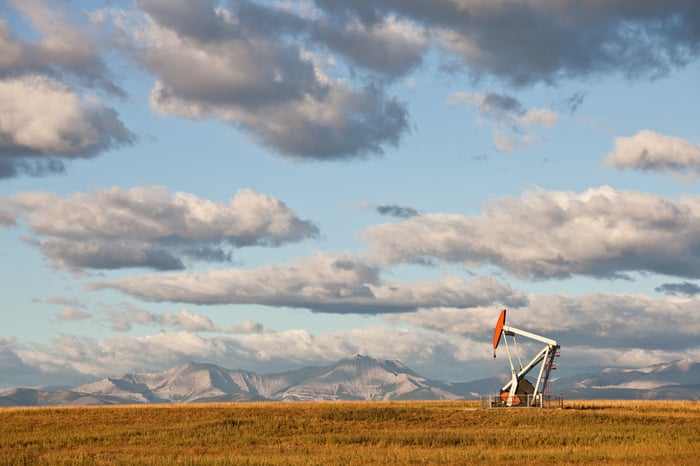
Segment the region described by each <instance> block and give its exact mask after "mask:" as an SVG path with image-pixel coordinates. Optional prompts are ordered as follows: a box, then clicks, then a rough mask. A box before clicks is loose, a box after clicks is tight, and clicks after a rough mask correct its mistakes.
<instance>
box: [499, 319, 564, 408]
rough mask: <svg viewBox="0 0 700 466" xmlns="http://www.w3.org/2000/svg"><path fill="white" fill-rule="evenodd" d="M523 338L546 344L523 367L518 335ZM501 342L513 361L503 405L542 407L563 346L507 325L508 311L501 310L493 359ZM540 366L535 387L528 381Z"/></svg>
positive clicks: (502, 393)
mask: <svg viewBox="0 0 700 466" xmlns="http://www.w3.org/2000/svg"><path fill="white" fill-rule="evenodd" d="M516 335H518V336H522V337H525V338H529V339H531V340H535V341H538V342H540V343H544V345H545V346H544V348H542V349H541V350H540V351H539V352H538V353H537V354H536V355H535V357H534V358H532V360H531V361H530V362H529V363H527V364H525V365H523V361H522V359H521V356H520V349H519V347H518V342H517V340H516V338H515V336H516ZM508 337H511V339H512V345H513V351H514V353H515V355H516V356H517V361H516V362H517V363H518V366H519V369H518V370H516V366H515V365H514V363H513V355H512V354H511V348H510V344H509V343H508ZM501 340H503V341H504V342H505V346H506V353H507V354H508V361H509V362H510V372H511V377H510V381H509V382H508V383H506V384H505V385H504V386H503V387H502V388H501V393H500V397H501V401H500V402H501V403H502V406H503V405H505V406H507V407H512V406H542V399H543V395H544V394H548V389H549V373H550V371H551V370H552V369H556V363H555V361H554V358H556V357H558V356H559V345H558V344H557V342H556V340H552V339H551V338H546V337H543V336H540V335H535V334H534V333H530V332H526V331H525V330H520V329H517V328H515V327H511V326H509V325H506V310H505V309H503V311H501V315H500V316H499V317H498V321H497V322H496V328H495V331H494V333H493V357H494V358H496V348H498V346H499V344H500V343H501ZM538 365H539V366H540V368H539V372H538V373H537V379H536V380H535V383H534V384H533V383H532V382H530V381H529V380H528V379H526V378H525V376H526V375H527V374H529V373H530V372H531V371H532V370H533V369H534V368H536V367H537V366H538Z"/></svg>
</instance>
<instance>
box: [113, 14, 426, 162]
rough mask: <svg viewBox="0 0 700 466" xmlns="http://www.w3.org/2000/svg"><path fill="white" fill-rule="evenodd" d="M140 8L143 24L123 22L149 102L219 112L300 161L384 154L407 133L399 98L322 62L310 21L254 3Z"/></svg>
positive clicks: (190, 112) (175, 109) (162, 107)
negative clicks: (150, 79) (309, 40)
mask: <svg viewBox="0 0 700 466" xmlns="http://www.w3.org/2000/svg"><path fill="white" fill-rule="evenodd" d="M141 7H142V8H144V10H145V16H144V19H143V21H140V22H132V23H130V24H129V23H126V24H124V26H123V27H124V28H125V29H124V31H125V33H126V34H127V35H128V37H129V40H128V41H127V44H126V47H128V48H129V49H130V50H131V51H132V53H133V55H134V56H135V57H136V58H137V60H138V61H139V62H140V63H141V64H142V65H143V66H144V67H145V68H146V69H147V70H148V71H149V72H150V73H151V74H153V75H154V76H155V77H156V78H157V81H156V84H155V85H154V87H153V89H152V92H151V99H150V100H151V105H152V107H153V108H154V109H155V110H157V111H159V112H161V113H165V114H173V115H179V116H184V117H187V118H193V119H201V118H209V117H214V118H217V119H220V120H222V121H224V122H227V123H230V124H231V125H234V126H235V127H237V128H241V129H243V130H244V131H246V132H247V133H248V134H249V135H250V136H251V137H253V138H254V139H255V140H256V141H257V142H259V143H261V144H263V145H266V146H268V147H271V148H273V149H274V150H276V151H277V152H279V153H280V154H283V155H287V156H289V157H293V158H297V159H306V158H311V159H319V160H326V159H337V158H349V157H355V156H364V155H366V154H369V153H382V152H383V150H384V147H386V146H390V145H396V144H397V143H398V141H399V139H400V137H401V135H402V134H403V133H404V132H406V131H407V130H408V117H407V112H406V110H405V108H404V105H403V104H402V103H400V102H399V101H398V100H396V99H394V98H389V97H387V96H385V94H384V91H383V88H382V86H380V85H375V84H373V85H368V86H363V87H362V88H355V87H353V86H352V85H351V84H350V81H349V80H346V79H341V78H338V79H335V78H330V77H328V76H327V75H326V74H325V72H324V71H323V70H322V69H319V68H318V66H317V65H318V61H317V60H314V59H311V58H310V53H311V52H310V50H313V49H314V48H316V47H306V46H305V45H304V44H305V40H304V39H303V37H306V36H308V35H309V34H310V27H309V24H307V21H308V19H302V18H299V17H297V16H295V15H293V14H292V13H290V12H288V11H284V10H282V9H274V8H268V7H264V6H261V5H258V4H254V3H234V4H231V5H230V9H226V8H219V9H217V10H214V9H211V8H207V7H206V5H202V4H200V5H198V7H197V8H194V7H193V6H192V5H184V6H183V5H179V7H178V8H162V5H159V4H158V3H157V2H146V1H144V2H141ZM270 24H276V25H277V26H278V27H274V28H271V27H270ZM387 24H388V23H387ZM380 32H381V31H380ZM390 32H392V34H393V35H392V37H393V38H392V39H391V40H395V39H396V38H395V35H396V27H394V28H392V29H391V30H390ZM382 38H383V39H384V40H387V38H386V37H385V36H384V35H382ZM403 48H407V47H403ZM345 52H346V53H351V51H349V50H346V51H345ZM418 56H420V54H418ZM407 60H408V62H409V65H410V64H411V63H412V62H415V58H413V56H412V55H409V56H407V58H406V59H403V60H401V63H399V64H398V65H397V66H405V65H403V63H404V62H406V61H407Z"/></svg>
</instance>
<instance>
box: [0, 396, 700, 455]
mask: <svg viewBox="0 0 700 466" xmlns="http://www.w3.org/2000/svg"><path fill="white" fill-rule="evenodd" d="M698 455H700V403H698V402H692V401H677V402H661V401H648V402H640V401H634V402H628V401H619V402H618V401H599V402H593V401H585V402H584V401H578V402H577V401H568V402H566V403H565V407H564V408H563V409H537V408H532V409H527V408H525V409H517V408H515V409H481V408H479V405H478V403H475V402H471V401H452V402H422V401H410V402H308V403H300V402H289V403H283V402H273V403H240V404H235V403H230V404H202V405H198V404H190V405H146V406H118V407H104V406H103V407H70V408H49V407H45V408H3V409H0V464H3V465H5V464H8V465H14V464H91V465H92V464H95V465H102V464H104V465H130V464H147V465H164V464H175V465H194V464H204V465H223V464H243V465H246V464H248V465H313V464H317V465H328V464H347V465H353V464H358V465H359V464H505V463H509V464H535V463H536V464H540V465H542V464H603V463H604V464H635V465H645V464H675V465H683V464H688V465H690V464H698Z"/></svg>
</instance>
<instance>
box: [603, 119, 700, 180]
mask: <svg viewBox="0 0 700 466" xmlns="http://www.w3.org/2000/svg"><path fill="white" fill-rule="evenodd" d="M604 162H605V164H606V165H609V166H612V167H615V168H621V169H625V168H632V169H637V170H645V171H659V172H671V173H673V174H676V175H680V176H683V175H692V176H694V177H697V176H698V175H700V145H696V144H693V143H691V142H690V141H686V140H685V139H681V138H677V137H674V136H667V135H665V134H660V133H657V132H655V131H650V130H642V131H639V132H638V133H637V134H635V135H634V136H631V137H618V138H615V145H614V147H613V150H612V152H610V153H609V154H608V155H607V157H606V158H605V161H604Z"/></svg>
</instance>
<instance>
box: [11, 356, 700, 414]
mask: <svg viewBox="0 0 700 466" xmlns="http://www.w3.org/2000/svg"><path fill="white" fill-rule="evenodd" d="M503 383H504V380H501V379H499V378H496V377H494V378H490V379H482V380H476V381H472V382H462V383H453V382H446V381H436V380H430V379H426V378H425V377H422V376H421V375H419V374H417V373H415V372H414V371H412V370H411V369H409V368H408V367H406V366H405V365H404V364H402V363H401V362H399V361H389V360H379V359H373V358H371V357H368V356H360V355H356V356H353V357H351V358H347V359H343V360H341V361H338V362H336V363H334V364H330V365H326V366H311V367H305V368H302V369H298V370H294V371H288V372H280V373H275V374H266V375H259V374H255V373H253V372H247V371H242V370H230V369H225V368H223V367H220V366H216V365H214V364H206V363H194V362H190V363H186V364H181V365H179V366H177V367H174V368H172V369H169V370H167V371H164V372H156V373H141V374H127V375H124V376H121V377H106V378H104V379H102V380H99V381H97V382H94V383H91V384H87V385H82V386H80V387H76V388H74V389H72V390H54V391H50V390H36V389H29V388H14V389H11V390H6V391H4V392H0V406H36V405H94V404H140V403H171V402H179V403H186V402H214V401H266V400H269V401H282V400H453V399H478V398H479V397H480V394H487V393H496V392H497V391H498V389H499V387H501V386H502V385H503ZM552 394H555V395H557V394H563V395H564V397H565V399H689V400H698V399H700V364H698V363H695V362H693V361H691V360H683V361H674V362H670V363H666V364H658V365H654V366H649V367H644V368H639V369H605V370H602V371H600V372H597V373H591V374H583V375H579V376H573V377H566V378H562V379H559V380H554V381H553V382H552Z"/></svg>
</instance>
